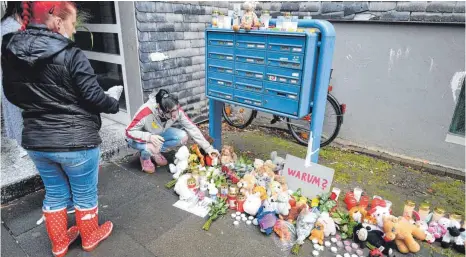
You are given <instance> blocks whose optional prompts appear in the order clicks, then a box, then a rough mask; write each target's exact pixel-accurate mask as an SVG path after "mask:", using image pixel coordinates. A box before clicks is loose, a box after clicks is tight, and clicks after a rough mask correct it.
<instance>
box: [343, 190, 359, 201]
mask: <svg viewBox="0 0 466 257" xmlns="http://www.w3.org/2000/svg"><path fill="white" fill-rule="evenodd" d="M348 198H354V193H353V192H351V191H349V192H348V193H346V195H345V199H344V202H345V203H346V200H347V199H348ZM355 199H356V198H355Z"/></svg>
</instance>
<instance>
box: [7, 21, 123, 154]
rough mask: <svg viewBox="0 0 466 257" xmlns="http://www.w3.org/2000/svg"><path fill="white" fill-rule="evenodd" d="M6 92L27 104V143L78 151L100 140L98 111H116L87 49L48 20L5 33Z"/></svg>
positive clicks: (43, 148)
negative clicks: (49, 27) (52, 27)
mask: <svg viewBox="0 0 466 257" xmlns="http://www.w3.org/2000/svg"><path fill="white" fill-rule="evenodd" d="M2 71H3V88H4V93H5V96H6V98H7V99H8V100H9V101H10V102H11V103H13V104H14V105H16V106H18V107H20V108H21V109H23V114H22V115H23V119H24V128H23V135H22V137H23V143H22V146H23V147H24V148H25V149H30V150H37V151H57V152H60V151H77V150H83V149H87V148H95V147H97V146H98V145H100V143H101V142H102V140H101V139H100V136H99V130H100V127H101V119H100V113H117V112H118V110H119V106H118V101H117V100H115V99H113V98H111V97H109V96H107V95H106V94H105V93H104V90H103V89H102V88H101V87H100V86H99V84H98V83H97V78H96V75H95V74H94V70H93V69H92V67H91V65H90V63H89V60H88V59H87V57H86V56H85V55H84V53H83V52H82V51H81V50H80V49H79V48H76V47H74V44H73V42H72V41H71V40H69V39H67V38H65V37H63V36H62V35H60V34H58V33H53V32H51V31H49V30H47V29H46V28H45V27H44V26H40V25H35V26H30V27H28V29H27V30H26V31H23V32H16V33H11V34H7V35H5V36H4V37H3V42H2Z"/></svg>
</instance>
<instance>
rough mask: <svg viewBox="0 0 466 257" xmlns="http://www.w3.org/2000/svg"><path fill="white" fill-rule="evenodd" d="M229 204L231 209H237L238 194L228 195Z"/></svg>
mask: <svg viewBox="0 0 466 257" xmlns="http://www.w3.org/2000/svg"><path fill="white" fill-rule="evenodd" d="M228 205H229V206H230V209H231V210H236V195H228Z"/></svg>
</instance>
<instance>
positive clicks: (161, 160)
mask: <svg viewBox="0 0 466 257" xmlns="http://www.w3.org/2000/svg"><path fill="white" fill-rule="evenodd" d="M152 158H153V159H154V162H155V163H156V164H157V165H159V166H166V165H168V161H167V159H166V158H165V156H163V155H162V154H161V153H158V154H154V155H152Z"/></svg>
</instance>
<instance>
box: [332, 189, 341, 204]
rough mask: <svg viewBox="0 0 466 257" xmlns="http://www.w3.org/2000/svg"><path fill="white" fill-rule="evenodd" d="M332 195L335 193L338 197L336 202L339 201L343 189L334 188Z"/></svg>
mask: <svg viewBox="0 0 466 257" xmlns="http://www.w3.org/2000/svg"><path fill="white" fill-rule="evenodd" d="M332 193H335V195H336V197H335V201H338V197H339V196H340V193H341V189H340V188H336V187H334V188H333V189H332Z"/></svg>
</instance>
